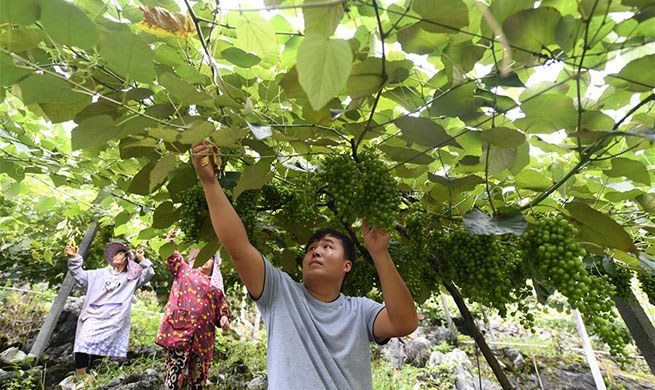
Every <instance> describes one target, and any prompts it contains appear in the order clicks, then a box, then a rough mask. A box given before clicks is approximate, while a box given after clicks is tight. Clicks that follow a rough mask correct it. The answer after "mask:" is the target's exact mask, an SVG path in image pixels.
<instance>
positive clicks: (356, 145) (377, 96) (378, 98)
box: [353, 0, 389, 160]
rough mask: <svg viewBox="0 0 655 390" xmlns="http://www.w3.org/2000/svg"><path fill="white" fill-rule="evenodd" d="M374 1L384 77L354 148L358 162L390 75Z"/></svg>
mask: <svg viewBox="0 0 655 390" xmlns="http://www.w3.org/2000/svg"><path fill="white" fill-rule="evenodd" d="M372 1H373V9H374V10H375V18H376V19H377V22H378V32H379V34H380V42H382V43H381V46H382V69H381V70H380V76H381V77H382V83H381V84H380V89H379V90H378V93H377V95H375V100H374V101H373V107H372V108H371V113H370V114H369V116H368V121H367V122H366V127H365V128H364V131H362V134H360V135H359V138H358V139H357V142H356V143H355V146H354V147H353V158H354V159H355V160H357V149H358V148H359V145H360V144H361V143H362V140H363V139H364V135H365V134H366V133H367V132H368V131H369V130H370V129H371V123H372V122H373V115H375V109H376V108H377V106H378V102H379V101H380V97H381V96H382V90H383V89H384V84H385V83H386V82H387V80H388V78H389V77H388V75H387V69H386V62H387V55H386V51H385V48H384V30H382V20H381V19H380V10H379V8H378V2H377V0H372Z"/></svg>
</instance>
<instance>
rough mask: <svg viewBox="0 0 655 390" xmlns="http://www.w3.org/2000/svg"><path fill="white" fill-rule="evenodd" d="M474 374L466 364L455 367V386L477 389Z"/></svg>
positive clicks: (463, 389)
mask: <svg viewBox="0 0 655 390" xmlns="http://www.w3.org/2000/svg"><path fill="white" fill-rule="evenodd" d="M474 379H475V378H473V374H471V372H470V371H469V370H468V369H467V368H466V367H465V365H464V364H458V365H457V366H456V367H455V388H456V389H457V390H476V386H475V384H474Z"/></svg>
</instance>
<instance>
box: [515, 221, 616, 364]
mask: <svg viewBox="0 0 655 390" xmlns="http://www.w3.org/2000/svg"><path fill="white" fill-rule="evenodd" d="M577 233H578V229H577V228H576V227H575V226H573V225H572V224H571V223H570V222H569V221H568V220H566V219H565V218H564V217H562V216H557V217H544V218H541V219H540V220H539V221H538V222H537V223H536V225H534V226H533V228H532V229H530V230H528V231H527V232H525V233H524V234H523V236H522V249H523V254H524V257H525V259H526V260H527V261H528V262H529V264H530V265H531V266H532V267H534V268H535V269H536V271H537V272H538V273H539V275H540V277H542V278H543V279H544V280H543V281H542V282H544V283H545V284H548V285H550V286H553V287H555V288H556V289H557V290H558V291H559V292H560V293H561V294H562V295H564V296H565V297H566V298H567V301H568V303H569V305H570V306H571V307H572V308H574V309H578V310H579V311H580V313H581V315H582V317H583V318H584V320H585V323H586V324H588V326H589V327H590V328H591V330H592V331H593V332H594V333H595V334H597V335H598V336H599V337H600V338H601V339H602V340H603V341H604V342H605V343H606V344H607V345H608V346H609V347H610V352H611V353H612V354H613V355H614V356H617V359H619V360H622V361H623V360H625V351H624V348H625V340H624V339H623V337H622V332H621V330H620V328H618V327H617V326H616V325H614V324H615V321H616V314H615V313H614V311H613V307H614V302H613V301H612V296H614V295H615V294H616V288H615V287H614V286H613V285H612V283H610V277H609V275H603V276H596V275H592V274H590V273H589V272H588V271H587V270H586V269H585V267H584V265H583V262H582V257H583V256H585V255H586V251H585V250H584V248H583V247H582V246H581V245H580V244H579V243H578V242H577V241H575V238H574V237H575V236H576V234H577Z"/></svg>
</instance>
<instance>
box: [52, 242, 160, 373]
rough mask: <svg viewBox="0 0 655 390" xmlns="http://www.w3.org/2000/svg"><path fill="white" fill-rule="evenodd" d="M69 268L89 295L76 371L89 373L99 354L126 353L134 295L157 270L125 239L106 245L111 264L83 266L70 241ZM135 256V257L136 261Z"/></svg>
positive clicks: (80, 324)
mask: <svg viewBox="0 0 655 390" xmlns="http://www.w3.org/2000/svg"><path fill="white" fill-rule="evenodd" d="M64 252H65V253H66V254H67V255H69V256H70V258H69V260H68V269H69V271H70V272H71V274H72V275H73V277H74V278H75V280H77V282H78V283H80V284H81V285H82V286H83V287H86V299H85V301H84V306H83V307H82V312H81V313H80V317H79V319H78V321H77V331H76V332H75V347H74V349H73V352H74V355H75V374H76V376H77V377H78V378H79V377H81V376H83V375H84V374H86V371H87V369H88V367H89V365H90V364H91V362H92V361H93V360H95V359H97V358H99V357H103V356H113V357H125V356H126V355H127V345H128V342H129V338H130V324H131V315H132V297H133V296H134V293H135V291H136V289H137V288H139V287H141V286H143V285H144V284H146V283H147V282H148V281H149V280H150V279H151V278H152V277H153V275H154V274H155V271H154V269H153V267H152V262H151V261H150V260H148V259H146V258H145V256H144V254H143V250H141V249H139V250H137V253H136V259H135V256H134V255H133V254H132V251H131V250H130V249H129V248H128V247H127V246H125V245H124V244H122V243H119V242H112V243H110V244H108V245H107V247H106V248H105V258H106V259H107V262H108V263H109V267H105V268H100V269H95V270H84V269H82V262H83V259H82V256H80V255H79V253H78V250H77V247H75V246H73V245H67V246H66V248H65V250H64ZM135 260H136V261H135Z"/></svg>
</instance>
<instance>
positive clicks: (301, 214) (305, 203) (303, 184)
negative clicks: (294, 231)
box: [280, 176, 319, 226]
mask: <svg viewBox="0 0 655 390" xmlns="http://www.w3.org/2000/svg"><path fill="white" fill-rule="evenodd" d="M317 187H318V186H317V183H316V180H315V178H314V177H313V176H312V177H309V178H306V180H302V181H298V184H297V185H296V186H294V187H293V188H289V190H288V191H289V195H288V200H287V202H286V203H285V205H284V206H283V207H282V210H281V212H280V214H281V217H282V219H283V220H284V221H285V222H286V223H288V224H298V225H300V226H306V225H309V224H310V223H311V222H312V221H314V220H315V219H316V217H317V216H318V214H319V212H318V205H317V202H318V197H317V194H316V189H317Z"/></svg>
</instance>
